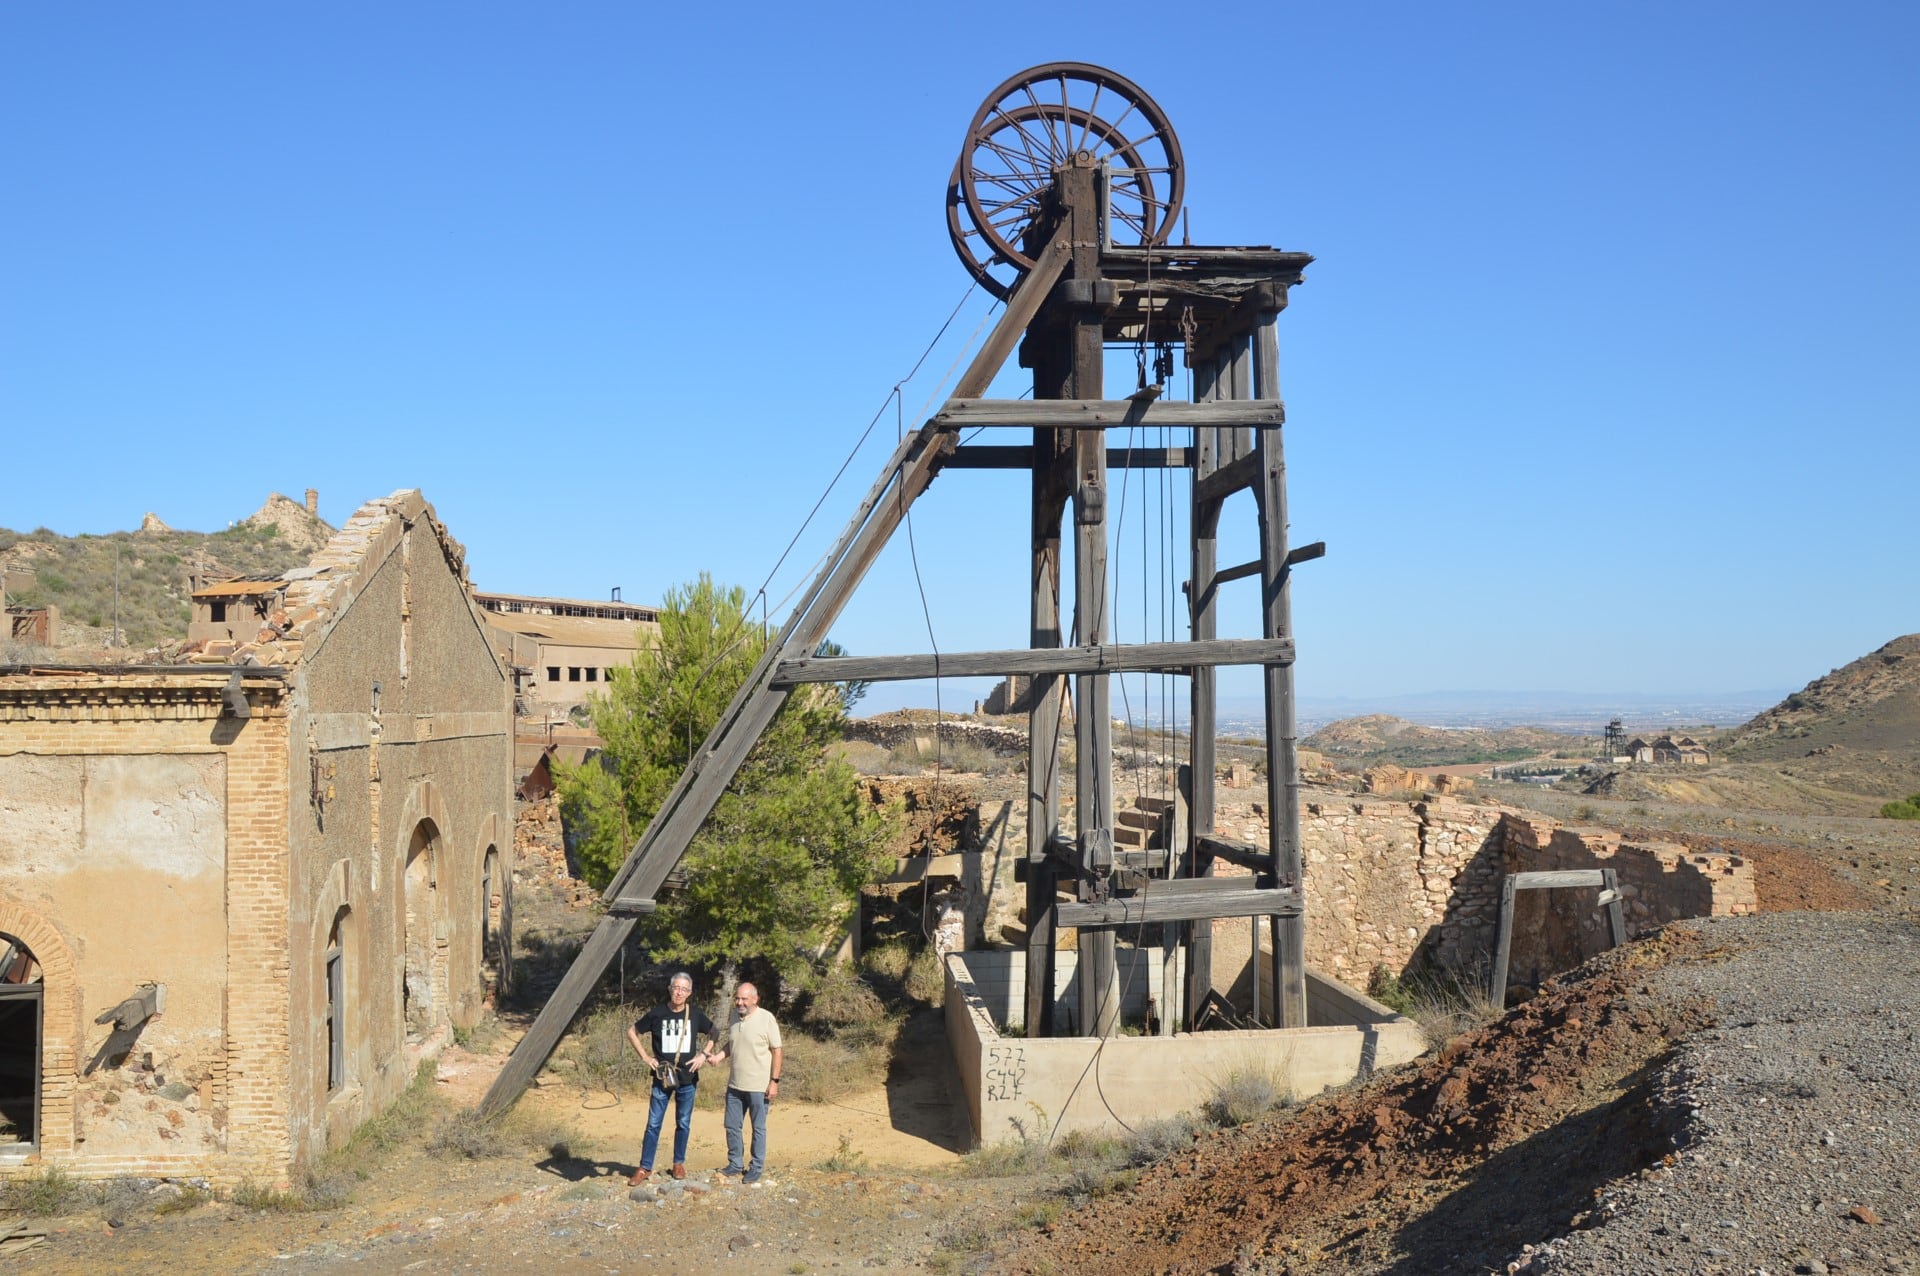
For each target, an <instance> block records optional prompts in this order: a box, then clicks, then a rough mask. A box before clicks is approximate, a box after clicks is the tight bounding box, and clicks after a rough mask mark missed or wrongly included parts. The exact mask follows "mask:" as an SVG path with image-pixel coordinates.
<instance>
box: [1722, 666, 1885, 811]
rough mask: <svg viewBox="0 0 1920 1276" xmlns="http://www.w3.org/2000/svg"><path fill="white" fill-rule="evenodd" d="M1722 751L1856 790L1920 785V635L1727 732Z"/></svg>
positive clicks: (1740, 759)
mask: <svg viewBox="0 0 1920 1276" xmlns="http://www.w3.org/2000/svg"><path fill="white" fill-rule="evenodd" d="M1715 752H1716V753H1717V754H1718V755H1719V756H1721V757H1724V758H1726V759H1728V760H1729V761H1734V762H1753V763H1766V764H1771V765H1774V766H1777V767H1778V768H1779V769H1780V770H1782V771H1783V772H1784V773H1786V774H1788V775H1792V776H1798V777H1802V778H1807V779H1813V780H1817V781H1819V782H1821V783H1823V784H1826V785H1828V786H1830V787H1833V788H1838V789H1845V790H1847V791H1849V792H1854V793H1864V794H1872V795H1879V796H1885V797H1890V798H1897V797H1903V796H1905V795H1906V794H1908V793H1911V792H1913V791H1914V790H1915V789H1916V788H1920V634H1908V635H1906V636H1905V637H1903V638H1896V639H1894V640H1893V641H1892V642H1890V643H1888V644H1887V645H1886V646H1884V647H1882V648H1880V649H1879V650H1878V651H1875V652H1873V653H1872V654H1871V655H1866V656H1862V657H1861V658H1860V659H1858V660H1856V661H1854V662H1853V663H1851V664H1849V665H1845V666H1843V667H1841V668H1839V669H1835V670H1834V671H1833V672H1832V673H1829V674H1827V675H1826V676H1825V677H1821V678H1815V679H1814V680H1813V681H1812V682H1810V683H1808V684H1807V685H1806V686H1805V687H1804V688H1803V689H1802V690H1799V691H1796V692H1794V693H1793V694H1792V695H1790V696H1788V697H1787V698H1786V699H1785V700H1783V701H1781V702H1780V703H1779V704H1777V705H1775V706H1774V707H1773V708H1771V709H1769V710H1767V711H1766V712H1765V713H1762V714H1760V715H1759V716H1758V717H1756V718H1754V719H1753V720H1752V721H1751V722H1748V723H1746V724H1744V725H1743V726H1740V727H1736V728H1735V729H1734V730H1732V731H1730V732H1728V733H1727V734H1726V735H1725V736H1723V737H1722V738H1721V739H1720V740H1719V741H1717V742H1716V748H1715Z"/></svg>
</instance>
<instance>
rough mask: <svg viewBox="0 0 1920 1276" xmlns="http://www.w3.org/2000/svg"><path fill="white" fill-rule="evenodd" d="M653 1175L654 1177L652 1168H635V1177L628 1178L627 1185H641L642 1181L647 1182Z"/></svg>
mask: <svg viewBox="0 0 1920 1276" xmlns="http://www.w3.org/2000/svg"><path fill="white" fill-rule="evenodd" d="M652 1177H653V1171H652V1170H635V1171H634V1172H633V1177H632V1178H630V1179H628V1180H627V1186H628V1187H639V1186H640V1185H641V1184H642V1183H644V1182H646V1181H647V1180H648V1179H650V1178H652Z"/></svg>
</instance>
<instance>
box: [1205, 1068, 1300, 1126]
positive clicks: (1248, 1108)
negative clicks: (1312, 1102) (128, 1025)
mask: <svg viewBox="0 0 1920 1276" xmlns="http://www.w3.org/2000/svg"><path fill="white" fill-rule="evenodd" d="M1286 1071H1287V1069H1286V1063H1285V1061H1284V1060H1282V1061H1280V1062H1277V1063H1275V1064H1273V1065H1271V1066H1270V1067H1267V1068H1235V1069H1234V1070H1233V1071H1231V1072H1229V1073H1228V1074H1227V1075H1226V1076H1224V1077H1222V1078H1221V1079H1220V1080H1219V1081H1217V1082H1216V1083H1214V1087H1213V1090H1212V1092H1211V1093H1210V1094H1208V1096H1207V1098H1206V1101H1205V1102H1204V1103H1202V1104H1201V1105H1200V1111H1201V1113H1202V1114H1203V1115H1204V1116H1205V1117H1206V1119H1207V1120H1208V1121H1210V1122H1212V1123H1213V1124H1214V1125H1217V1126H1220V1127H1221V1128H1223V1129H1225V1128H1231V1127H1232V1126H1236V1125H1245V1124H1246V1123H1247V1122H1249V1121H1258V1120H1259V1119H1260V1118H1262V1117H1264V1116H1266V1115H1267V1114H1268V1113H1270V1112H1274V1111H1277V1110H1278V1109H1280V1108H1284V1107H1287V1106H1288V1105H1290V1104H1291V1103H1292V1102H1293V1097H1294V1096H1293V1089H1292V1086H1291V1085H1290V1084H1289V1083H1288V1082H1287V1080H1286Z"/></svg>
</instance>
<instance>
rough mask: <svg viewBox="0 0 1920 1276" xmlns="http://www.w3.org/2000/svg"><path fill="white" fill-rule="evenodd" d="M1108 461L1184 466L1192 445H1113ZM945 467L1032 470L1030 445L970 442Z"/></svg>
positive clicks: (1125, 466)
mask: <svg viewBox="0 0 1920 1276" xmlns="http://www.w3.org/2000/svg"><path fill="white" fill-rule="evenodd" d="M1107 465H1108V467H1109V468H1111V469H1116V470H1184V469H1191V468H1192V466H1193V449H1192V448H1184V447H1110V448H1108V449H1107ZM940 468H941V469H943V470H1031V469H1032V468H1033V449H1032V448H1031V447H1023V446H1017V445H1014V444H1007V445H1005V446H1001V445H1000V444H997V443H971V444H968V445H967V446H966V447H960V448H955V449H954V450H953V454H952V455H951V456H949V457H947V459H946V460H944V461H942V462H941V463H940Z"/></svg>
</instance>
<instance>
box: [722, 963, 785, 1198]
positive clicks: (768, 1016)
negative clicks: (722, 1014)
mask: <svg viewBox="0 0 1920 1276" xmlns="http://www.w3.org/2000/svg"><path fill="white" fill-rule="evenodd" d="M710 1057H711V1059H712V1060H713V1062H715V1063H719V1062H720V1061H721V1060H723V1059H724V1060H729V1061H731V1063H732V1065H733V1067H732V1069H731V1070H730V1071H729V1072H728V1074H727V1116H726V1127H727V1168H726V1169H724V1170H721V1171H720V1173H721V1175H722V1176H723V1177H729V1178H730V1177H732V1176H734V1175H740V1176H741V1178H740V1181H741V1182H742V1183H744V1184H746V1185H747V1186H748V1187H753V1186H754V1185H756V1184H758V1183H759V1182H760V1180H761V1177H762V1176H763V1175H764V1174H765V1173H766V1168H767V1104H768V1103H770V1102H772V1101H773V1100H774V1099H776V1098H778V1097H779V1094H780V1067H781V1063H782V1061H783V1052H782V1051H781V1048H780V1025H779V1024H778V1023H775V1022H774V1018H773V1012H772V1011H769V1010H763V1009H761V1007H760V990H759V989H758V988H755V987H754V986H753V985H752V984H741V985H740V986H739V987H738V988H736V989H735V990H734V994H733V1023H732V1024H731V1025H730V1026H729V1027H728V1028H727V1044H726V1046H725V1048H724V1049H722V1050H721V1051H720V1053H718V1054H715V1055H711V1056H710ZM749 1116H751V1118H752V1120H753V1159H752V1160H751V1161H748V1162H747V1163H746V1164H745V1165H742V1164H741V1153H742V1151H743V1150H744V1140H743V1139H742V1138H741V1133H742V1131H741V1122H742V1121H744V1120H745V1119H747V1118H748V1117H749Z"/></svg>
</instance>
